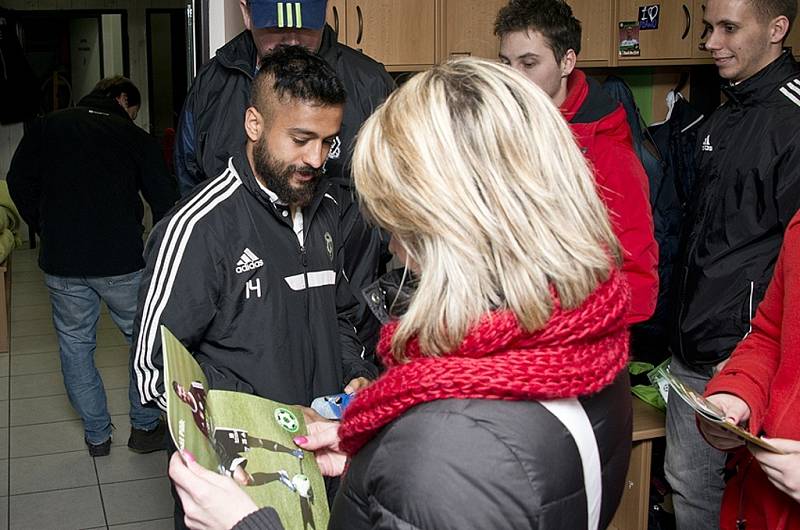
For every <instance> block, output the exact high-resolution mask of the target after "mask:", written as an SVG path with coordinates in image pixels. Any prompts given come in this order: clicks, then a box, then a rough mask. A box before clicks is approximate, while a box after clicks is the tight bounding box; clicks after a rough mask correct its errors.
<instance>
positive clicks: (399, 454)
mask: <svg viewBox="0 0 800 530" xmlns="http://www.w3.org/2000/svg"><path fill="white" fill-rule="evenodd" d="M627 378H628V376H627V374H625V373H622V374H620V376H619V377H618V378H617V380H616V381H615V382H614V383H613V384H612V385H610V386H608V387H607V388H605V389H604V390H602V391H601V392H599V393H597V394H595V395H593V396H590V397H588V398H581V399H579V400H576V399H572V400H558V401H550V402H544V401H543V402H535V401H494V400H485V399H484V400H481V399H463V400H462V399H447V400H440V401H432V402H429V403H425V404H422V405H418V406H416V407H414V408H413V409H411V410H410V411H408V412H406V413H405V414H403V415H402V416H400V417H399V418H398V419H396V420H395V421H393V422H392V423H390V424H389V425H388V426H387V427H385V428H384V429H383V430H382V431H381V432H380V433H379V434H378V435H377V436H376V437H375V438H373V439H372V441H370V442H369V443H368V444H367V445H365V446H364V447H363V448H362V449H361V450H360V451H359V452H358V454H356V455H355V456H354V457H353V459H352V461H351V462H350V467H349V468H348V471H347V473H346V475H345V477H344V479H343V481H342V486H341V488H340V489H339V492H338V494H337V496H336V500H335V501H334V505H333V509H332V511H331V521H330V524H329V527H328V528H329V529H335V530H345V529H346V530H365V529H380V530H450V529H452V530H473V529H474V530H488V529H491V530H504V529H508V530H519V529H522V528H525V529H540V530H545V529H552V530H562V529H565V528H588V529H590V530H596V529H597V528H606V527H607V526H608V524H609V523H610V522H611V519H612V518H613V516H614V513H615V512H616V509H617V505H618V503H619V499H620V497H621V495H622V490H623V485H624V482H625V474H626V472H627V468H628V459H629V457H630V449H631V426H632V416H631V398H630V392H629V385H628V380H627ZM582 422H583V425H584V427H587V428H575V427H572V426H574V425H581V423H582ZM566 425H570V426H571V428H569V429H568V428H567V427H566ZM588 425H591V429H589V428H588ZM275 517H276V516H275V515H274V512H272V511H271V510H270V509H264V510H261V511H259V512H256V513H255V514H252V515H250V516H248V517H246V518H245V519H244V520H242V521H241V522H240V523H239V524H238V525H237V526H236V527H235V528H236V530H255V529H260V530H266V529H268V530H272V529H276V528H280V526H276V522H277V521H276V520H275Z"/></svg>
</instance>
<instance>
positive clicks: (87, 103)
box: [78, 91, 133, 121]
mask: <svg viewBox="0 0 800 530" xmlns="http://www.w3.org/2000/svg"><path fill="white" fill-rule="evenodd" d="M78 106H79V107H88V108H90V109H95V110H101V111H103V112H108V113H109V114H114V115H117V116H120V117H124V118H126V119H128V120H130V119H131V117H130V115H128V113H127V112H125V109H123V108H122V105H120V104H119V103H117V100H116V99H114V98H112V97H111V96H107V95H105V94H103V93H102V92H96V91H93V92H90V93H89V94H88V95H86V96H84V97H83V99H81V100H80V101H79V102H78ZM131 121H133V120H131Z"/></svg>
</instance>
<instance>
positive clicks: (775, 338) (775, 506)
mask: <svg viewBox="0 0 800 530" xmlns="http://www.w3.org/2000/svg"><path fill="white" fill-rule="evenodd" d="M798 314H800V214H796V215H795V216H794V218H793V219H792V221H791V222H790V223H789V227H788V228H787V229H786V233H785V234H784V239H783V248H782V250H781V253H780V255H779V256H778V263H777V264H776V265H775V272H774V274H773V276H772V281H771V282H770V284H769V287H768V288H767V293H766V294H765V295H764V299H763V300H762V301H761V304H760V305H759V306H758V311H757V312H756V316H755V318H754V319H753V321H752V331H751V333H750V334H749V335H747V338H745V339H744V340H743V341H742V342H740V343H739V346H737V347H736V350H734V352H733V354H732V355H731V357H730V360H729V361H728V363H727V364H726V365H725V368H724V369H723V370H722V371H721V372H720V373H719V374H718V375H717V376H716V377H714V378H713V379H712V380H711V381H710V382H709V383H708V386H707V387H706V395H711V394H717V393H720V392H726V393H728V394H734V395H736V396H739V397H740V398H741V399H743V400H744V401H745V402H746V403H747V405H748V406H749V407H750V421H749V424H748V426H749V428H750V432H752V433H753V434H755V435H759V434H761V433H764V434H765V435H766V437H767V438H788V439H790V440H800V418H799V417H798V415H797V410H798V408H800V377H798V375H797V374H798V373H800V322H798V320H797V315H798ZM751 459H752V457H751V456H750V454H749V453H748V452H747V450H745V449H743V450H741V451H739V453H738V454H737V455H736V461H737V464H738V466H737V473H736V475H735V476H734V477H733V478H732V479H731V480H730V481H729V482H728V484H727V486H726V488H725V496H724V498H723V500H722V520H721V528H723V529H734V528H736V519H738V518H740V517H743V518H745V519H747V521H748V523H747V528H748V529H753V530H756V529H769V530H790V529H791V530H800V504H798V503H797V502H795V501H793V500H792V499H791V497H789V496H788V495H786V494H784V493H782V492H781V491H779V490H778V489H777V488H775V486H773V485H772V484H771V483H770V482H769V481H768V480H767V477H766V475H765V474H764V472H763V471H762V470H761V467H760V466H759V465H758V462H755V461H751Z"/></svg>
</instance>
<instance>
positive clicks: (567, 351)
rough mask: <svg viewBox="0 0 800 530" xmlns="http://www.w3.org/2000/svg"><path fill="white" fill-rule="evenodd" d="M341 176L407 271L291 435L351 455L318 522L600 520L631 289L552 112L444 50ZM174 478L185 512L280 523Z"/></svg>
mask: <svg viewBox="0 0 800 530" xmlns="http://www.w3.org/2000/svg"><path fill="white" fill-rule="evenodd" d="M353 173H354V176H355V181H356V186H357V188H358V190H359V193H360V196H361V199H362V202H363V205H362V206H363V209H364V212H365V213H366V214H367V215H368V216H369V218H371V219H372V220H373V221H374V222H375V223H376V224H378V225H379V226H381V227H383V228H384V229H386V230H388V231H389V232H391V233H392V234H393V236H394V244H393V246H394V247H395V248H400V249H401V250H400V251H399V254H401V255H402V256H401V258H402V259H404V260H405V261H406V262H407V263H408V266H409V267H410V268H411V269H412V270H413V271H414V273H415V274H414V275H415V277H416V282H415V290H414V293H413V295H412V296H411V299H410V303H409V304H408V308H407V311H406V312H405V314H403V315H402V316H400V317H399V318H396V319H395V320H394V321H392V322H391V323H389V324H387V325H386V326H384V328H383V331H382V334H381V340H380V343H379V350H380V353H381V356H382V359H383V361H384V363H385V364H386V366H387V371H386V372H385V373H384V374H383V376H381V377H380V378H379V379H378V380H377V381H376V382H375V383H374V384H373V385H372V386H371V387H369V388H367V389H365V390H362V391H361V392H360V393H359V395H358V397H357V398H356V399H355V400H354V401H353V403H352V404H351V405H350V407H349V409H348V410H347V412H346V414H345V418H344V421H343V422H342V424H341V426H340V427H339V428H338V429H337V428H336V425H335V424H324V423H320V424H316V425H314V430H313V433H314V434H313V435H312V436H309V437H303V438H298V439H297V440H296V443H298V445H300V446H301V447H304V448H306V449H311V450H317V453H316V454H317V459H318V461H319V463H320V465H321V467H322V469H323V472H324V473H327V474H341V473H342V472H343V469H344V467H345V461H346V460H347V457H348V455H349V458H350V460H349V466H348V471H347V474H346V475H345V477H344V479H343V483H342V487H341V489H340V491H339V494H338V497H337V500H336V502H335V504H334V506H333V511H332V517H331V522H330V528H336V529H345V528H346V529H365V528H382V529H391V528H398V529H399V528H426V529H449V528H453V529H471V528H474V529H505V528H508V529H520V528H554V529H555V528H558V529H561V528H589V529H596V528H605V527H606V526H607V525H608V523H609V522H610V520H611V518H612V517H613V515H614V512H615V510H616V507H617V503H618V501H619V497H620V495H621V491H622V485H623V481H624V477H625V472H626V469H627V462H628V457H629V452H630V432H631V410H630V397H629V393H628V388H627V380H626V375H625V374H624V373H623V368H624V366H625V363H626V361H627V332H626V328H625V317H626V312H627V310H628V309H627V308H628V299H629V295H628V288H627V286H626V285H625V283H624V281H623V280H622V279H621V275H620V272H619V268H618V267H619V261H620V260H619V245H618V243H617V240H616V239H615V237H614V235H613V232H612V230H611V226H610V223H609V220H608V218H607V215H606V211H605V209H604V208H603V205H602V203H601V202H600V199H599V198H598V195H597V191H596V189H595V187H594V182H593V180H592V177H591V173H590V171H589V169H588V168H587V166H586V163H585V161H584V157H583V156H582V154H581V152H580V150H579V149H578V147H577V146H576V145H575V141H574V140H573V137H572V135H571V134H570V131H569V129H568V127H567V125H566V123H565V122H564V121H563V119H562V118H561V116H560V115H559V113H558V110H557V109H556V108H555V107H554V106H553V105H552V103H551V102H550V100H549V99H548V97H547V95H546V94H545V93H544V92H542V91H541V90H540V89H538V88H536V87H534V86H533V85H532V84H531V83H529V82H527V81H526V80H525V79H524V78H523V77H521V76H520V75H519V74H517V73H516V72H514V71H512V70H511V69H509V68H506V67H503V66H501V65H497V64H494V63H491V62H488V61H482V60H477V59H467V60H462V61H457V62H451V63H447V64H445V65H442V66H438V67H435V68H433V69H432V70H430V71H428V72H425V73H422V74H419V75H417V76H416V77H414V78H413V79H411V80H410V81H409V82H408V83H406V84H405V85H404V86H403V87H402V88H400V89H399V90H398V91H397V92H395V93H394V94H393V95H392V96H391V97H390V98H389V99H388V100H387V102H386V103H385V104H384V106H382V107H381V108H380V109H379V110H378V111H377V112H376V113H375V114H374V115H373V116H372V117H371V118H370V119H369V120H368V121H367V123H366V124H365V125H364V127H363V128H362V130H361V132H360V135H359V140H358V143H357V146H356V149H355V153H354V156H353ZM170 473H171V476H172V477H173V479H174V480H175V482H176V483H177V484H178V486H179V492H180V494H181V495H182V498H184V506H185V507H187V509H186V513H187V522H188V523H189V525H190V526H195V527H198V528H228V527H230V526H233V525H236V527H237V528H278V526H274V524H275V523H276V521H277V519H275V518H274V512H272V511H271V510H269V509H265V510H259V511H256V507H255V506H254V505H252V503H251V502H249V500H248V499H246V498H245V497H243V496H242V494H241V493H240V492H239V491H238V489H236V488H235V486H234V485H233V483H232V482H231V481H229V479H226V478H224V477H217V476H215V475H214V474H213V473H211V472H207V471H205V470H203V469H201V468H199V467H198V466H196V465H195V464H190V465H189V466H188V467H187V466H186V465H184V464H183V463H182V462H181V461H180V459H177V458H173V462H172V467H171V470H170ZM190 507H191V508H190ZM248 514H249V515H248ZM245 516H246V517H245ZM237 522H238V523H237Z"/></svg>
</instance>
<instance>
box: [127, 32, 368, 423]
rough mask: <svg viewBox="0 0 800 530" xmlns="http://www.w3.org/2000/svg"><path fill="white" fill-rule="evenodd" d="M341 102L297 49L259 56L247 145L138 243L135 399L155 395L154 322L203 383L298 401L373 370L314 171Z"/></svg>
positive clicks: (319, 171) (333, 213) (158, 357)
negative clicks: (183, 349) (141, 251)
mask: <svg viewBox="0 0 800 530" xmlns="http://www.w3.org/2000/svg"><path fill="white" fill-rule="evenodd" d="M344 99H345V93H344V89H343V87H342V85H341V83H340V82H339V80H338V79H337V78H336V76H335V74H334V73H333V71H332V70H331V69H330V67H329V66H327V65H326V64H325V63H324V61H322V60H321V59H320V58H319V57H317V56H315V55H313V54H311V53H310V52H307V51H305V50H304V49H303V48H300V47H297V46H292V47H279V48H277V49H276V50H274V51H273V52H271V53H270V54H269V55H268V56H267V57H266V58H265V60H264V62H263V63H262V68H261V71H260V72H259V75H258V77H257V80H256V82H255V83H254V85H253V97H252V101H253V106H251V107H249V108H248V110H247V115H246V119H245V130H246V133H247V145H246V148H244V147H245V146H242V147H243V149H240V150H239V152H237V154H235V155H234V156H233V157H231V158H230V160H229V162H228V167H227V169H225V171H223V172H222V174H221V175H219V176H218V177H217V178H215V179H211V180H209V181H208V182H206V183H204V184H203V185H201V186H199V187H198V188H197V189H196V190H195V192H194V193H192V194H191V195H190V196H189V197H187V198H186V199H184V200H183V201H182V202H181V203H180V204H179V205H178V206H177V207H176V208H175V210H173V212H172V213H171V214H170V215H169V216H168V217H166V218H165V219H164V220H163V221H162V222H161V223H159V225H158V226H156V228H155V229H154V230H153V234H152V235H151V237H150V240H149V241H148V243H147V249H146V258H147V266H146V268H145V276H144V280H143V282H142V290H141V292H140V297H139V310H138V312H137V317H136V322H135V331H134V336H135V343H134V348H135V369H136V372H137V375H138V381H139V392H140V394H141V399H142V402H143V403H146V402H151V401H156V402H158V403H159V404H160V405H161V406H162V408H163V407H164V405H165V403H166V400H165V397H166V396H165V395H164V392H165V390H164V381H163V377H162V374H163V359H162V351H161V338H160V334H159V326H160V325H165V326H167V327H168V328H169V329H170V330H171V331H172V332H173V333H174V334H175V336H177V337H178V338H179V339H180V340H181V341H182V342H183V343H184V344H185V345H186V346H187V347H188V349H189V350H190V351H191V352H192V353H193V354H194V355H195V357H196V358H197V360H198V362H199V363H200V365H201V366H202V367H203V370H204V371H205V374H206V377H207V378H208V381H209V384H210V385H211V387H212V388H217V389H224V390H234V391H239V392H246V393H249V394H255V395H258V396H263V397H267V398H269V399H274V400H276V401H281V402H283V403H291V404H301V405H309V404H310V403H311V401H312V400H313V399H314V398H315V397H318V396H323V395H327V394H334V393H338V392H342V390H343V389H344V388H345V387H346V386H348V385H350V386H351V388H352V387H353V386H357V384H359V383H354V380H358V379H359V378H373V377H374V376H375V375H376V370H375V367H374V366H373V365H372V364H371V363H370V362H368V361H366V360H364V359H363V358H362V355H363V351H364V350H363V347H362V346H361V344H360V343H359V342H358V339H357V337H356V335H355V331H354V329H353V326H352V324H351V322H350V320H349V318H348V315H349V311H350V310H351V309H352V305H353V304H354V303H355V301H354V300H353V298H352V293H351V291H350V289H349V285H348V284H347V280H346V278H345V276H344V274H343V272H342V237H341V232H340V230H339V222H338V219H339V210H340V205H339V204H338V203H337V201H336V199H335V197H333V196H332V195H331V194H330V193H328V190H329V187H330V182H329V181H328V179H327V177H325V176H324V175H325V171H324V169H323V168H324V163H325V161H326V159H327V157H328V153H329V151H330V148H331V146H332V145H333V141H334V139H335V138H336V134H337V133H338V131H339V127H340V123H341V114H342V108H343V103H344ZM361 382H363V381H361Z"/></svg>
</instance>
